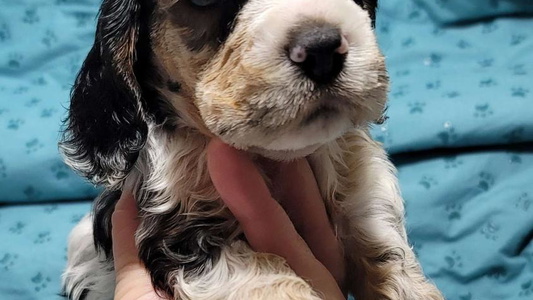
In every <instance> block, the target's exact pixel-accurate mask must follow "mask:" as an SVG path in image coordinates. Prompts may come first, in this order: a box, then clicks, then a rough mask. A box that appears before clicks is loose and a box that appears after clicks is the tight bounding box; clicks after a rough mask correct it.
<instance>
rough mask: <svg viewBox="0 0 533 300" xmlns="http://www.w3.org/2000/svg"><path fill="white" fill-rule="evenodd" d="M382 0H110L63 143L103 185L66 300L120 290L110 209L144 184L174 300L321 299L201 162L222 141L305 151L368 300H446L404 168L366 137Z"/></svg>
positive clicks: (143, 242) (149, 222)
mask: <svg viewBox="0 0 533 300" xmlns="http://www.w3.org/2000/svg"><path fill="white" fill-rule="evenodd" d="M376 6H377V0H104V1H103V4H102V6H101V9H100V15H99V19H98V26H97V31H96V39H95V43H94V46H93V47H92V49H91V50H90V52H89V54H88V56H87V59H86V60H85V62H84V64H83V67H82V69H81V71H80V73H79V75H78V77H77V79H76V82H75V86H74V88H73V91H72V99H71V106H70V112H69V117H68V120H67V123H68V126H67V128H66V131H65V137H64V139H63V142H62V143H61V149H62V152H63V154H64V156H65V159H66V161H67V163H68V164H69V165H70V166H71V167H72V168H73V169H75V170H76V171H77V172H79V173H80V174H82V175H83V176H85V177H87V178H88V179H89V180H91V181H92V182H94V183H95V184H99V185H102V186H104V187H105V190H104V192H103V193H102V194H101V195H100V196H99V197H98V198H97V199H96V200H95V203H94V211H93V212H92V213H91V214H90V215H88V216H87V217H86V218H84V219H83V220H82V221H81V222H80V224H79V225H77V226H76V227H75V229H74V230H73V232H72V234H71V237H70V241H69V250H68V266H67V269H66V271H65V273H64V277H63V286H64V290H65V293H66V294H67V295H68V297H70V298H71V299H112V297H113V290H114V283H115V281H114V272H113V261H112V260H113V257H112V253H111V248H112V241H111V214H112V212H113V209H114V205H115V203H116V201H117V200H118V198H119V196H120V194H121V190H122V189H123V188H125V187H127V188H129V189H133V191H134V194H135V197H136V200H137V202H138V206H139V209H140V211H139V217H140V220H141V223H140V226H139V228H138V232H137V236H136V239H137V243H138V247H139V253H140V258H141V260H142V261H143V263H144V264H145V265H146V267H147V269H148V270H149V272H150V275H151V278H152V281H153V285H154V287H155V288H157V289H158V290H159V291H162V292H164V293H166V294H167V295H169V296H171V297H174V299H193V300H201V299H209V300H216V299H267V300H281V299H306V300H309V299H320V295H318V294H317V293H316V292H315V291H313V289H312V288H311V286H310V285H309V284H308V283H307V282H306V281H305V280H304V279H302V278H300V277H298V276H297V275H296V274H295V273H294V272H293V271H292V270H291V269H290V268H289V267H288V266H287V264H286V263H285V261H284V260H283V259H281V258H279V257H277V256H275V255H266V254H263V253H257V252H254V251H253V250H252V249H251V248H250V247H249V246H248V244H247V243H246V242H245V241H244V240H243V237H242V231H241V230H240V228H239V224H238V223H237V222H236V220H235V218H234V217H233V216H232V214H231V213H230V212H229V210H228V209H227V208H226V207H224V205H223V202H222V201H220V197H219V195H218V194H217V191H216V190H215V189H214V187H213V184H212V182H211V180H210V177H209V174H208V172H207V170H206V155H205V154H206V145H207V144H208V141H209V140H210V139H211V138H212V137H215V136H216V137H219V138H220V139H222V140H223V141H224V142H226V143H228V144H230V145H232V146H234V147H236V148H239V149H244V150H246V151H248V152H249V153H252V154H255V155H261V156H264V157H267V158H271V159H275V160H291V159H294V158H299V157H304V156H306V157H307V158H308V160H309V161H310V164H311V166H312V168H313V171H314V173H315V176H316V178H317V182H318V184H319V187H320V190H321V194H322V196H323V199H324V201H325V204H326V207H327V211H328V214H329V217H330V220H331V222H332V224H333V225H334V226H335V228H336V233H337V236H338V239H339V240H340V242H341V243H342V245H343V250H344V253H345V259H346V261H347V266H348V267H347V270H348V272H349V274H346V276H347V280H348V283H349V289H350V292H351V293H353V294H354V295H355V296H356V297H357V299H362V300H374V299H375V300H381V299H388V300H399V299H402V300H437V299H443V298H442V296H441V294H440V293H439V292H438V290H437V289H436V288H435V287H434V286H433V285H432V284H431V283H429V282H428V281H427V280H426V278H425V277H424V275H423V273H422V271H421V268H420V266H419V264H418V262H417V260H416V258H415V255H414V254H413V251H412V250H411V248H410V247H409V245H408V242H407V238H406V231H405V228H404V219H403V218H404V207H403V203H402V198H401V196H400V192H399V190H398V182H397V178H396V176H395V169H394V167H393V166H392V164H391V163H390V162H389V160H388V158H387V155H386V153H385V152H384V150H383V149H382V147H381V146H380V145H379V144H378V143H376V142H374V141H373V140H372V139H371V137H370V136H369V134H368V131H367V129H368V126H369V124H371V123H373V122H375V121H376V120H378V119H380V118H381V116H382V113H383V110H384V107H385V102H386V97H387V89H388V77H387V72H386V69H385V62H384V57H383V56H382V54H381V53H380V50H379V48H378V45H377V44H376V37H375V34H374V30H373V27H374V20H375V10H376Z"/></svg>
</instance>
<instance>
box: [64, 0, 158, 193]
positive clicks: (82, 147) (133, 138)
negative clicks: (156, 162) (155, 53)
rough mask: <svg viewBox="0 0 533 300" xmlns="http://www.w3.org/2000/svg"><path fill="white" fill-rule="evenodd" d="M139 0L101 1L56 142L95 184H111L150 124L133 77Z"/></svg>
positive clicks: (136, 151)
mask: <svg viewBox="0 0 533 300" xmlns="http://www.w3.org/2000/svg"><path fill="white" fill-rule="evenodd" d="M140 1H141V0H104V2H103V3H102V6H101V8H100V14H99V18H98V25H97V29H96V36H95V42H94V45H93V47H92V49H91V51H90V52H89V54H88V56H87V58H86V59H85V62H84V63H83V66H82V68H81V70H80V72H79V74H78V76H77V78H76V82H75V84H74V87H73V89H72V93H71V104H70V110H69V116H68V118H67V120H66V122H67V127H66V130H65V132H64V136H63V141H62V142H61V144H60V148H61V151H62V153H63V154H64V156H65V158H66V161H67V163H68V164H69V165H70V166H71V167H72V168H74V169H75V170H76V171H78V172H79V173H80V174H82V175H83V176H85V177H87V178H88V179H90V180H91V181H93V182H94V183H97V184H101V183H103V184H113V183H116V182H117V181H118V180H121V179H123V178H124V176H125V175H126V174H127V173H128V172H129V170H130V169H131V168H132V166H133V165H134V163H135V161H136V160H137V157H138V155H139V151H140V150H141V149H142V148H143V146H144V143H145V141H146V137H147V133H148V127H147V124H146V120H145V117H146V116H145V115H144V113H143V105H142V103H141V102H142V93H141V88H140V85H139V82H137V79H136V76H135V69H136V63H137V61H138V60H141V59H142V58H139V57H138V56H137V52H138V51H136V48H137V46H138V45H137V44H138V41H139V39H140V37H139V35H140V32H141V26H147V25H145V24H142V22H143V20H142V18H141V16H142V15H143V14H142V13H141V3H140Z"/></svg>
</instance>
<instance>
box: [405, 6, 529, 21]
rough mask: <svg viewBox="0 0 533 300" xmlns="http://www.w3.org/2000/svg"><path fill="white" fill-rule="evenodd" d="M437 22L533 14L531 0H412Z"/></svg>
mask: <svg viewBox="0 0 533 300" xmlns="http://www.w3.org/2000/svg"><path fill="white" fill-rule="evenodd" d="M414 1H415V2H416V3H417V4H419V5H420V6H422V7H423V8H425V9H426V10H427V12H428V13H429V15H430V17H431V18H432V19H433V20H434V21H435V22H437V23H438V24H441V25H445V24H452V23H461V22H468V21H474V20H477V19H482V18H491V17H500V16H506V15H523V14H533V1H531V0H414Z"/></svg>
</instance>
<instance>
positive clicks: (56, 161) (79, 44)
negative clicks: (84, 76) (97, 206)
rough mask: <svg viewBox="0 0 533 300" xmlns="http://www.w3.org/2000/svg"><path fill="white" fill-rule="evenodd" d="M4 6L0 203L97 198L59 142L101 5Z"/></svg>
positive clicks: (0, 75) (0, 19) (0, 60)
mask: <svg viewBox="0 0 533 300" xmlns="http://www.w3.org/2000/svg"><path fill="white" fill-rule="evenodd" d="M0 2H7V3H6V4H8V5H3V4H2V5H0V6H1V7H2V9H1V10H0V203H6V202H32V201H51V200H61V199H81V198H89V197H93V196H94V195H95V194H96V190H95V188H94V187H92V186H91V185H90V184H88V183H86V182H85V181H84V180H83V179H81V178H80V177H79V176H77V175H76V174H74V173H73V172H72V171H71V170H70V169H69V168H68V167H67V166H66V165H64V163H63V161H62V159H61V157H60V155H59V151H58V146H57V143H58V140H59V137H60V136H61V133H60V129H61V121H62V119H64V118H65V116H66V107H68V103H69V91H70V88H71V86H72V83H73V82H74V78H75V76H76V73H77V71H78V70H79V68H80V65H81V62H82V61H83V58H84V57H85V55H86V54H87V52H88V50H89V48H90V46H91V45H92V42H93V41H94V28H95V24H94V23H95V15H96V13H97V11H98V5H99V1H97V0H93V1H87V0H83V1H82V0H76V1H75V0H71V1H10V0H1V1H0Z"/></svg>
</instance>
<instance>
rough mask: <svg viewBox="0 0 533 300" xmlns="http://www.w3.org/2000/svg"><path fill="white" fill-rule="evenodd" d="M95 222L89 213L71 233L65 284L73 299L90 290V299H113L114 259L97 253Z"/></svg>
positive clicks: (87, 297) (69, 295) (88, 296)
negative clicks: (111, 259)
mask: <svg viewBox="0 0 533 300" xmlns="http://www.w3.org/2000/svg"><path fill="white" fill-rule="evenodd" d="M92 223H93V222H92V215H90V214H89V215H87V216H85V217H84V218H83V219H82V220H81V221H80V223H78V225H76V227H74V229H72V232H71V233H70V236H69V243H68V252H67V253H68V254H67V261H68V263H67V268H66V270H65V272H64V273H63V276H62V281H63V282H62V285H63V289H64V291H65V292H67V296H68V297H69V298H71V299H80V296H81V293H82V292H83V291H84V290H89V291H90V292H89V293H88V294H87V296H86V298H85V299H86V300H105V299H109V300H111V299H113V295H114V291H115V272H114V270H113V261H108V260H106V258H105V255H104V254H103V253H100V254H99V253H97V252H96V247H95V245H94V239H93V227H92Z"/></svg>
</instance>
